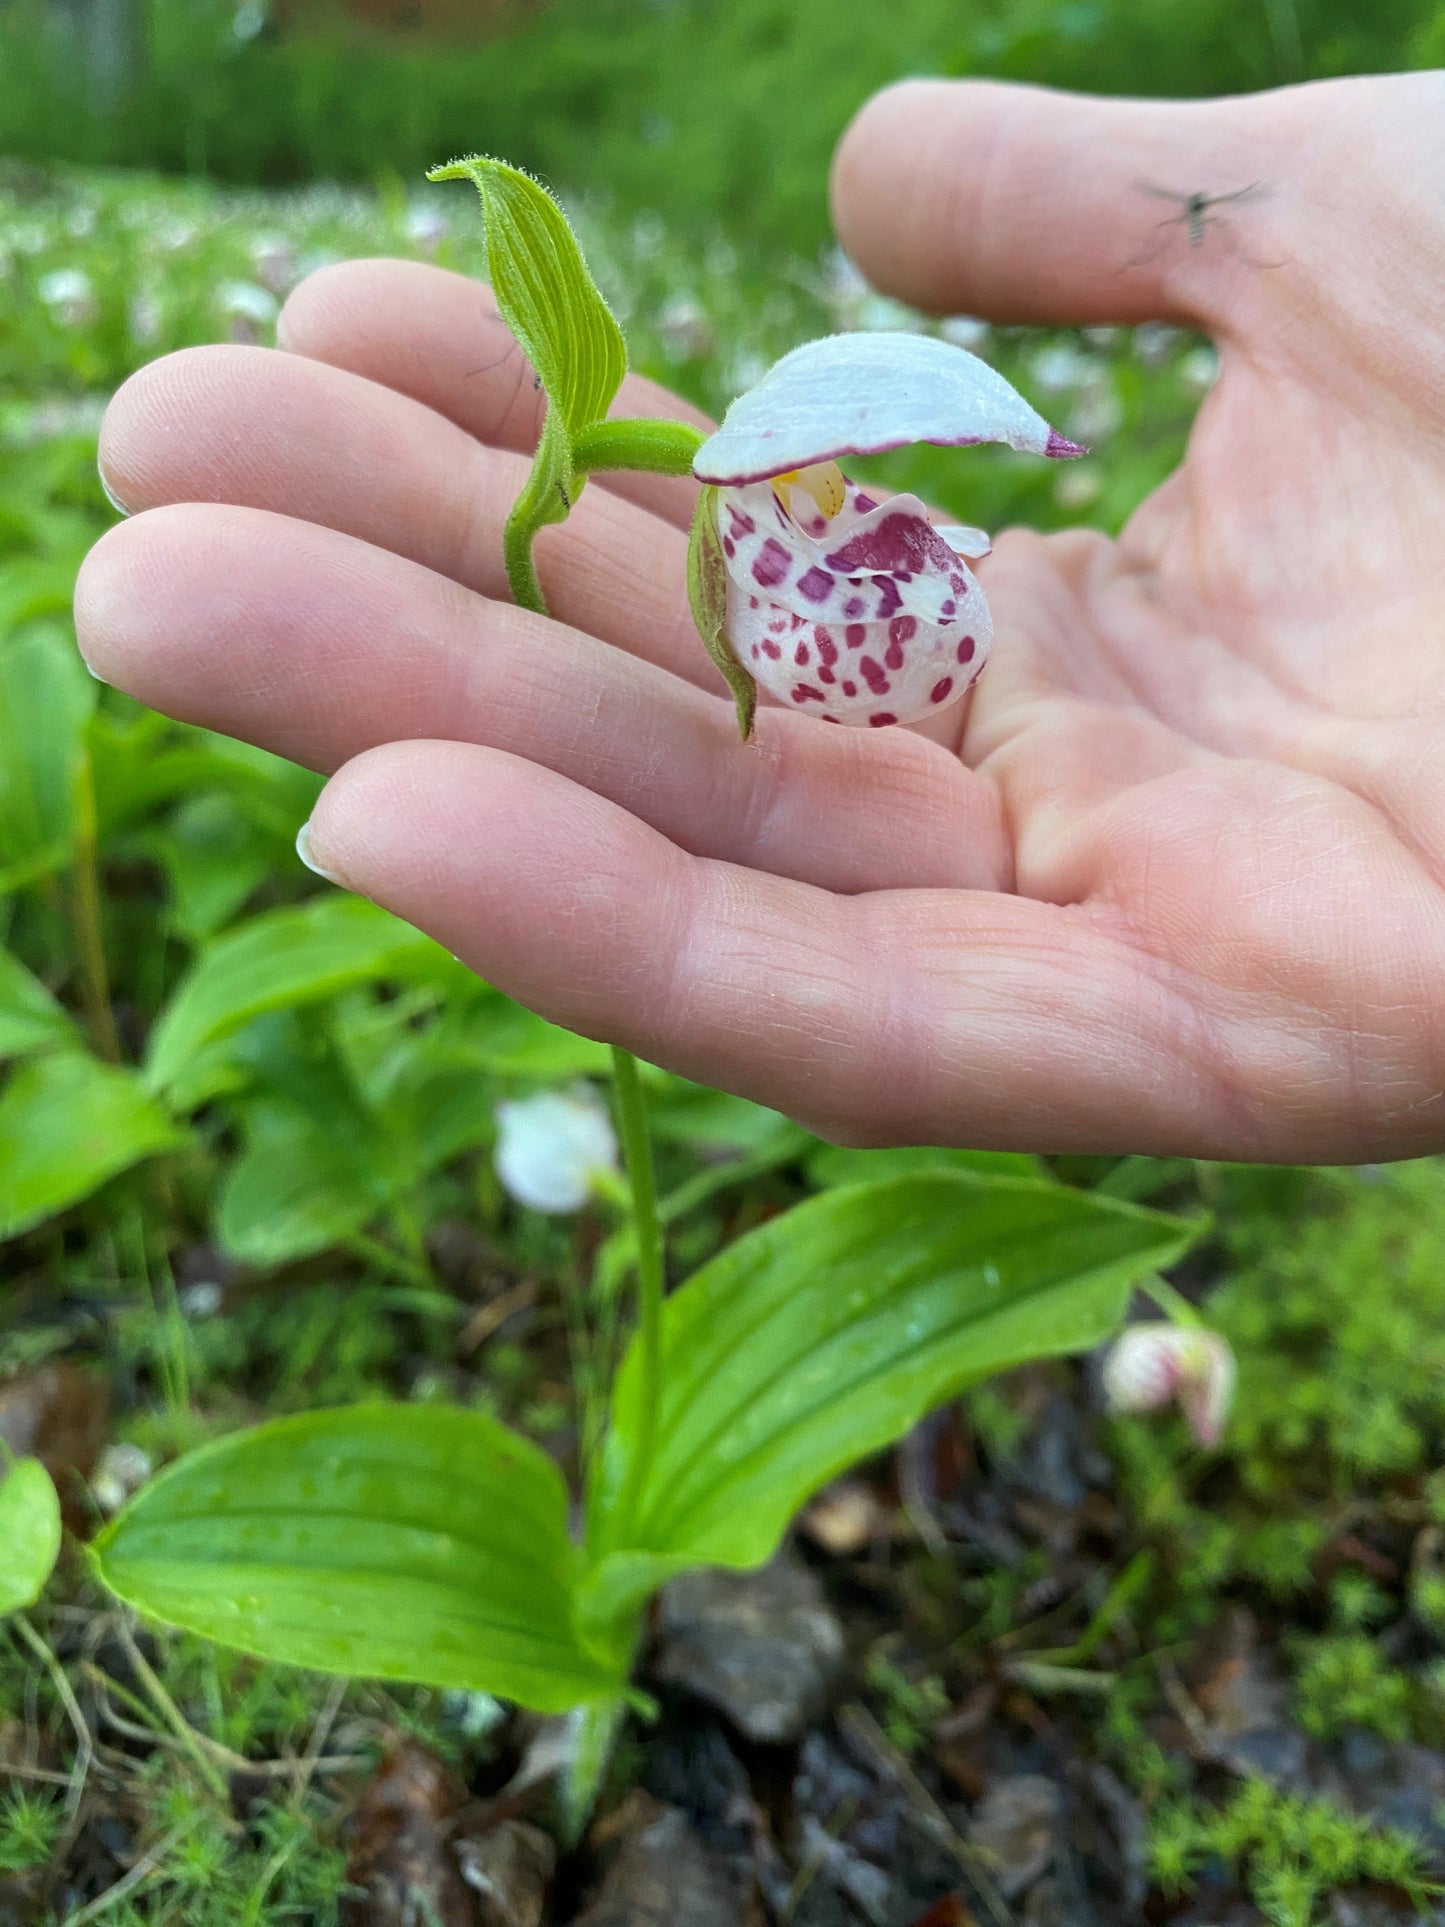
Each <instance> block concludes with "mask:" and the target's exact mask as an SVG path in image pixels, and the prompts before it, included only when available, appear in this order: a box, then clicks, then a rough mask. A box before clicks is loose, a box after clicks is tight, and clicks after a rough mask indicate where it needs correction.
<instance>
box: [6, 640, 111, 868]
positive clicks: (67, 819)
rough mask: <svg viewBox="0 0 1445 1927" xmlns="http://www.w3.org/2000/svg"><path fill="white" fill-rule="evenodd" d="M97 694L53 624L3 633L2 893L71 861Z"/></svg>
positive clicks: (70, 648)
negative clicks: (79, 790)
mask: <svg viewBox="0 0 1445 1927" xmlns="http://www.w3.org/2000/svg"><path fill="white" fill-rule="evenodd" d="M95 695H96V685H95V682H94V681H93V680H92V678H91V677H90V676H89V675H88V674H87V673H86V669H85V665H84V664H83V663H82V662H81V660H80V657H79V656H78V655H77V654H76V651H75V644H74V643H73V642H72V641H71V640H70V638H69V636H68V635H67V634H66V632H65V631H64V630H63V629H61V628H60V627H59V626H58V625H57V626H45V627H40V626H34V627H30V628H26V629H24V630H22V631H21V632H20V633H19V634H18V635H14V636H10V637H8V638H4V639H0V895H3V894H5V893H6V892H7V891H10V890H16V889H19V888H20V887H21V885H22V884H26V883H31V882H33V881H34V880H35V878H36V877H41V876H48V875H50V874H51V873H52V872H54V871H56V870H63V869H65V868H66V867H67V865H68V864H69V862H70V860H71V851H72V848H73V846H74V841H75V833H76V786H77V783H78V782H79V779H80V775H81V772H82V770H83V768H84V763H85V728H86V724H87V722H88V721H89V719H90V714H91V711H92V710H93V709H94V707H95Z"/></svg>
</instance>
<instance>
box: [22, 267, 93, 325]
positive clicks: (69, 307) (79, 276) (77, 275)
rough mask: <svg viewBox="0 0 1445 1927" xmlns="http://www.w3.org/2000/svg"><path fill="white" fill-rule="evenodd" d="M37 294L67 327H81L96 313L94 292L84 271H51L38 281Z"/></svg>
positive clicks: (56, 269) (62, 269)
mask: <svg viewBox="0 0 1445 1927" xmlns="http://www.w3.org/2000/svg"><path fill="white" fill-rule="evenodd" d="M35 292H36V293H37V294H38V295H39V296H40V299H41V300H42V301H43V302H44V303H45V305H46V307H47V308H49V309H50V311H51V313H52V314H53V315H54V316H55V318H56V320H57V321H59V322H62V323H63V324H64V325H65V326H66V327H67V328H78V327H81V326H82V325H83V324H84V323H85V322H87V321H89V320H91V318H92V317H93V316H94V314H95V290H94V288H93V287H92V286H91V282H90V276H89V275H88V274H87V273H86V272H85V270H84V269H83V268H52V269H51V270H50V272H49V273H48V274H42V275H41V277H40V279H39V280H38V281H37V282H36V284H35Z"/></svg>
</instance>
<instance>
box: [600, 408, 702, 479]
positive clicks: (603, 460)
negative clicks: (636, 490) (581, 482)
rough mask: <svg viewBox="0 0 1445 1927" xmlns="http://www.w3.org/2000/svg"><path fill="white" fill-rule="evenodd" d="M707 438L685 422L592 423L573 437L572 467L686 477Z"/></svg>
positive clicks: (690, 471)
mask: <svg viewBox="0 0 1445 1927" xmlns="http://www.w3.org/2000/svg"><path fill="white" fill-rule="evenodd" d="M706 439H707V437H706V436H705V435H703V434H702V433H701V431H700V430H698V429H696V428H693V427H691V426H689V424H688V423H687V422H671V421H653V420H643V421H611V422H593V423H592V424H591V426H590V427H587V428H584V429H582V430H581V432H580V433H579V434H578V435H576V436H575V437H574V438H573V442H572V466H573V467H574V468H576V469H583V470H586V471H587V472H589V473H590V472H591V471H593V470H594V469H603V468H637V469H643V470H646V471H648V472H649V473H651V474H653V475H690V474H691V473H692V461H693V457H694V456H695V455H696V454H697V451H698V450H699V449H700V448H701V447H702V445H703V443H704V441H705V440H706Z"/></svg>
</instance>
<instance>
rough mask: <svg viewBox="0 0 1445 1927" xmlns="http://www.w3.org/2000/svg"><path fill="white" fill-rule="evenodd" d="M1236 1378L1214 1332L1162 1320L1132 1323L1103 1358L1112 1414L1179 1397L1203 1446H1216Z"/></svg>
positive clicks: (1152, 1408) (1150, 1408) (1148, 1408)
mask: <svg viewBox="0 0 1445 1927" xmlns="http://www.w3.org/2000/svg"><path fill="white" fill-rule="evenodd" d="M1234 1379H1235V1365H1234V1353H1233V1352H1232V1351H1231V1350H1230V1349H1229V1345H1228V1343H1227V1342H1226V1341H1225V1340H1224V1339H1223V1338H1221V1337H1220V1335H1219V1333H1218V1332H1212V1331H1208V1330H1206V1328H1205V1327H1204V1326H1202V1325H1173V1324H1168V1323H1166V1322H1165V1321H1164V1320H1162V1319H1156V1320H1146V1321H1145V1322H1144V1323H1142V1324H1138V1325H1131V1326H1130V1327H1129V1328H1128V1330H1127V1331H1126V1332H1124V1333H1123V1335H1122V1336H1121V1337H1120V1338H1119V1339H1118V1341H1117V1342H1116V1343H1115V1345H1114V1347H1113V1349H1112V1350H1111V1351H1110V1353H1109V1356H1108V1357H1107V1358H1106V1359H1105V1361H1104V1373H1103V1382H1104V1396H1105V1398H1106V1399H1107V1401H1108V1405H1109V1410H1110V1411H1111V1412H1120V1413H1138V1412H1157V1411H1161V1410H1162V1409H1163V1407H1164V1406H1166V1405H1168V1404H1169V1403H1171V1401H1174V1400H1177V1401H1178V1404H1179V1409H1180V1411H1181V1412H1182V1413H1183V1414H1184V1421H1185V1423H1186V1424H1187V1425H1188V1427H1189V1430H1190V1431H1191V1432H1192V1433H1193V1434H1194V1437H1195V1438H1196V1439H1198V1441H1199V1443H1200V1444H1201V1445H1218V1443H1219V1440H1220V1435H1221V1433H1222V1432H1223V1430H1224V1421H1225V1419H1226V1418H1227V1417H1228V1416H1229V1406H1230V1401H1231V1399H1232V1398H1233V1396H1234Z"/></svg>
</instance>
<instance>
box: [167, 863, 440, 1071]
mask: <svg viewBox="0 0 1445 1927" xmlns="http://www.w3.org/2000/svg"><path fill="white" fill-rule="evenodd" d="M445 956H446V953H445V952H444V951H443V950H441V948H440V947H439V946H438V945H437V944H434V943H433V942H432V940H431V938H430V937H424V936H423V935H422V933H421V932H420V931H419V930H414V929H413V928H412V927H411V925H410V924H407V923H403V922H402V921H401V919H400V918H399V917H393V916H391V915H390V914H389V912H387V911H385V910H381V909H378V908H377V906H376V905H375V904H374V903H367V902H365V901H364V900H363V899H362V898H360V897H351V896H344V895H341V894H340V893H337V894H328V895H326V896H321V897H315V898H313V899H312V900H311V901H310V902H308V903H304V904H301V905H300V906H299V907H298V908H296V909H292V910H271V911H268V912H266V913H265V914H264V915H262V916H258V917H251V918H248V919H247V921H246V922H245V923H243V924H242V925H240V927H239V928H238V929H236V930H233V931H229V932H227V933H226V934H225V935H224V936H221V937H218V938H217V939H216V940H215V941H214V942H213V943H212V944H211V945H210V946H209V948H208V949H206V950H204V951H203V952H202V953H201V956H200V958H199V960H198V961H197V962H196V964H195V965H194V967H193V968H192V969H191V971H190V973H189V974H188V975H187V976H186V977H185V978H184V979H183V980H182V982H181V984H180V987H179V988H178V989H177V991H176V994H175V996H174V997H173V998H172V999H171V1001H170V1003H169V1005H168V1006H167V1007H166V1009H165V1011H164V1012H163V1013H162V1015H161V1018H160V1021H159V1023H158V1024H157V1025H156V1028H155V1031H154V1032H153V1034H152V1037H151V1045H150V1052H149V1056H148V1059H147V1063H146V1071H145V1076H146V1083H147V1085H148V1086H149V1087H150V1089H151V1090H153V1091H171V1092H172V1095H173V1097H175V1098H176V1099H177V1101H179V1094H180V1092H181V1091H182V1090H184V1086H185V1080H186V1078H187V1075H188V1073H189V1071H190V1069H191V1065H192V1060H193V1059H194V1058H195V1056H196V1054H197V1053H198V1052H199V1051H202V1050H204V1049H205V1047H206V1046H207V1045H209V1044H212V1043H214V1042H215V1041H216V1040H217V1039H218V1038H221V1037H224V1036H225V1035H226V1034H227V1033H228V1032H231V1031H235V1030H239V1029H240V1027H241V1025H242V1024H246V1023H249V1022H250V1021H251V1020H252V1019H253V1018H255V1017H259V1016H261V1015H262V1014H263V1013H264V1012H266V1011H269V1010H280V1009H284V1008H286V1007H288V1006H291V1005H295V1004H302V1003H310V1002H313V1001H315V1000H316V999H317V998H320V997H330V996H334V995H335V994H336V993H337V992H338V991H342V990H349V989H351V988H352V987H353V986H354V985H356V984H360V983H367V982H369V981H371V980H373V979H375V978H379V977H391V976H396V975H407V974H411V973H412V972H414V971H415V969H416V968H417V967H418V965H422V966H425V965H426V964H428V963H429V962H432V961H433V960H443V961H444V960H445Z"/></svg>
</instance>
